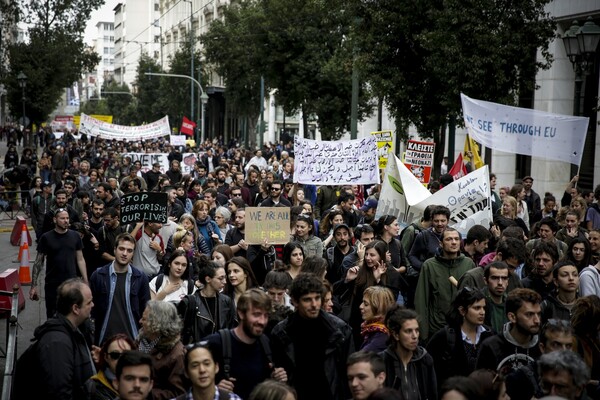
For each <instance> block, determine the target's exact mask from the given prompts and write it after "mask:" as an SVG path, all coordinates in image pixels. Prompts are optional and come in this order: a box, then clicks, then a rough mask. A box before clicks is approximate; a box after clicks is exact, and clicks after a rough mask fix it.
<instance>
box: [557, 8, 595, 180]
mask: <svg viewBox="0 0 600 400" xmlns="http://www.w3.org/2000/svg"><path fill="white" fill-rule="evenodd" d="M562 40H563V44H564V46H565V52H566V54H567V57H569V61H571V64H573V70H574V71H575V95H574V97H575V98H574V101H573V115H575V116H581V115H582V114H585V109H584V107H582V100H583V99H584V96H582V88H584V87H585V86H584V81H585V79H586V77H587V76H588V75H590V74H591V72H592V70H593V68H594V62H595V57H596V51H597V50H598V43H600V26H598V25H596V24H595V23H594V21H593V20H592V18H591V17H589V18H588V19H587V20H586V22H585V23H584V24H583V26H581V27H579V24H578V23H577V21H573V25H571V27H570V28H569V30H567V31H566V32H565V33H564V35H563V36H562ZM578 169H579V167H577V166H574V165H572V166H571V175H574V174H579V170H578Z"/></svg>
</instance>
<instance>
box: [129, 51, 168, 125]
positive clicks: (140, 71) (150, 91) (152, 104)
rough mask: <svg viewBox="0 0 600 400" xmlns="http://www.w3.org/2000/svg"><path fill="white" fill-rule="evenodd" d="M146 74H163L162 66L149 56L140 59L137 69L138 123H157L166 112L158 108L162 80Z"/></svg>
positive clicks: (161, 94)
mask: <svg viewBox="0 0 600 400" xmlns="http://www.w3.org/2000/svg"><path fill="white" fill-rule="evenodd" d="M146 72H161V69H160V65H159V64H158V63H157V62H156V61H155V60H154V59H153V58H151V57H150V56H148V55H147V54H143V55H142V56H141V57H140V61H139V64H138V67H137V78H136V81H135V85H136V86H137V94H136V98H137V121H136V122H137V123H139V124H141V123H148V122H153V121H156V120H157V119H160V118H162V117H164V116H165V113H164V111H161V109H160V108H157V104H159V103H160V102H161V100H162V98H163V97H162V96H164V94H163V93H161V87H160V79H159V77H157V76H147V75H145V73H146Z"/></svg>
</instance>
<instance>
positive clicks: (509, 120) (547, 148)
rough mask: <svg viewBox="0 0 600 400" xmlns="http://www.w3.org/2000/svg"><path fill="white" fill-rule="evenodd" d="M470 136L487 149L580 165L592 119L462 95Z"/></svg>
mask: <svg viewBox="0 0 600 400" xmlns="http://www.w3.org/2000/svg"><path fill="white" fill-rule="evenodd" d="M460 97H461V101H462V107H463V117H464V119H465V125H466V127H467V130H468V131H469V134H470V135H471V136H472V137H473V139H475V140H476V141H478V142H479V143H481V144H483V145H484V146H486V147H489V148H492V149H494V150H500V151H505V152H508V153H516V154H525V155H528V156H534V157H540V158H545V159H549V160H556V161H564V162H568V163H571V164H576V165H580V164H581V157H582V156H583V147H584V145H585V137H586V134H587V129H588V124H589V118H586V117H573V116H571V115H560V114H551V113H547V112H544V111H538V110H530V109H527V108H518V107H510V106H505V105H502V104H496V103H491V102H488V101H482V100H476V99H471V98H469V97H467V96H465V95H464V94H462V93H461V95H460Z"/></svg>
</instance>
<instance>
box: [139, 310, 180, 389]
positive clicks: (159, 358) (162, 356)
mask: <svg viewBox="0 0 600 400" xmlns="http://www.w3.org/2000/svg"><path fill="white" fill-rule="evenodd" d="M140 325H141V326H142V327H141V329H140V333H139V335H138V338H137V340H136V343H137V349H138V350H139V351H142V352H144V353H147V354H149V355H150V356H151V357H152V372H153V373H152V376H153V381H154V384H153V386H152V398H153V399H160V400H166V399H172V398H174V397H177V396H179V395H180V394H184V393H185V392H186V386H185V382H186V378H185V375H184V371H185V368H184V364H183V358H184V355H185V348H184V346H183V343H182V342H181V336H180V333H181V328H182V324H181V318H179V315H178V314H177V308H176V307H175V305H174V304H173V303H171V302H168V301H156V300H150V301H148V303H147V304H146V309H145V310H144V313H143V314H142V318H141V319H140Z"/></svg>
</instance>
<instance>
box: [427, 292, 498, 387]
mask: <svg viewBox="0 0 600 400" xmlns="http://www.w3.org/2000/svg"><path fill="white" fill-rule="evenodd" d="M485 304H486V299H485V295H484V293H483V291H481V290H479V289H473V288H469V287H466V288H463V289H462V290H460V291H459V292H458V294H457V295H456V297H455V298H454V301H453V302H452V310H450V312H449V313H448V316H447V321H448V324H447V325H446V326H444V327H443V328H442V329H441V330H439V331H438V332H436V333H435V334H434V335H433V336H432V337H431V340H429V343H427V351H428V352H429V354H431V357H433V361H434V367H435V376H436V378H437V382H438V387H441V386H442V384H443V383H444V381H445V380H446V379H448V378H450V377H452V376H457V375H458V376H468V375H469V374H470V373H471V372H473V371H474V370H475V362H476V360H477V351H478V349H479V347H480V345H481V343H482V342H483V341H484V340H485V339H487V338H488V337H491V336H493V335H494V332H492V330H491V328H489V327H487V326H485V325H484V321H485Z"/></svg>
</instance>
